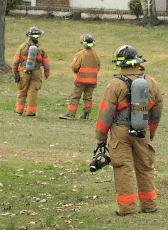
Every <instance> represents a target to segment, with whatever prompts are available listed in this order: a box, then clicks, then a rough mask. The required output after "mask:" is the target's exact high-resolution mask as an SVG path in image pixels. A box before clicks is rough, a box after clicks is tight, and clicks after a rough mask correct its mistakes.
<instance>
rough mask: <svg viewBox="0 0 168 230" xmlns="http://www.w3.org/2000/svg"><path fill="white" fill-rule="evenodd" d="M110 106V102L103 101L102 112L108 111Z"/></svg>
mask: <svg viewBox="0 0 168 230" xmlns="http://www.w3.org/2000/svg"><path fill="white" fill-rule="evenodd" d="M108 107H109V105H108V102H107V101H102V103H101V105H100V108H101V110H103V111H104V110H106V109H108Z"/></svg>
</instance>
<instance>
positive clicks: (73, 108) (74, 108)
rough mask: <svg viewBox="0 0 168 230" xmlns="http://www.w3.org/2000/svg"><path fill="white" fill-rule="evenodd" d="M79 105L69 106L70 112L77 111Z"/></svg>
mask: <svg viewBox="0 0 168 230" xmlns="http://www.w3.org/2000/svg"><path fill="white" fill-rule="evenodd" d="M77 107H78V106H77V105H68V110H73V111H74V110H77Z"/></svg>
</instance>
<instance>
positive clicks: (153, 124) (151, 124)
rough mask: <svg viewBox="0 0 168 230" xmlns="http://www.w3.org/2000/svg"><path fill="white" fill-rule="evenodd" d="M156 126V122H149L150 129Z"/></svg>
mask: <svg viewBox="0 0 168 230" xmlns="http://www.w3.org/2000/svg"><path fill="white" fill-rule="evenodd" d="M157 127H158V124H156V123H150V124H149V128H150V129H157Z"/></svg>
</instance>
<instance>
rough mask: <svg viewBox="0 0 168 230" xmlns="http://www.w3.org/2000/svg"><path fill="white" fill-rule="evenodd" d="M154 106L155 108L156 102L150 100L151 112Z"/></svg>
mask: <svg viewBox="0 0 168 230" xmlns="http://www.w3.org/2000/svg"><path fill="white" fill-rule="evenodd" d="M154 106H155V102H154V101H152V100H150V101H149V104H148V108H149V110H151V109H153V107H154Z"/></svg>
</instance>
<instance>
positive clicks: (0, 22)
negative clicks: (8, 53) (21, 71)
mask: <svg viewBox="0 0 168 230" xmlns="http://www.w3.org/2000/svg"><path fill="white" fill-rule="evenodd" d="M6 5H7V0H0V6H1V7H0V71H1V72H6V71H8V70H9V66H8V65H7V64H6V63H5V12H6Z"/></svg>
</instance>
